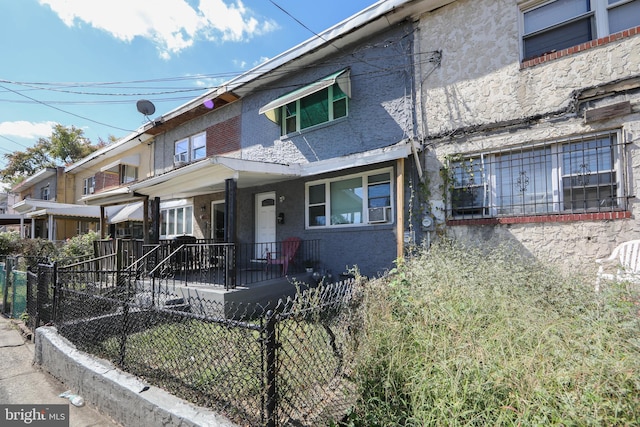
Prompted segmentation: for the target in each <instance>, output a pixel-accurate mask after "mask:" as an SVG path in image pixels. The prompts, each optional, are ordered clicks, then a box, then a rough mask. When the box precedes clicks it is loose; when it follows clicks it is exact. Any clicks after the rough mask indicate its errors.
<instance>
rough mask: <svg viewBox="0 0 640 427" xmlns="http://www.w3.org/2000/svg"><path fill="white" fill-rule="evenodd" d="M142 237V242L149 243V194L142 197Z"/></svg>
mask: <svg viewBox="0 0 640 427" xmlns="http://www.w3.org/2000/svg"><path fill="white" fill-rule="evenodd" d="M142 238H143V239H144V244H145V245H148V244H149V240H150V239H149V196H146V197H145V198H144V199H142Z"/></svg>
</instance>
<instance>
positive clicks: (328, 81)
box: [259, 68, 351, 123]
mask: <svg viewBox="0 0 640 427" xmlns="http://www.w3.org/2000/svg"><path fill="white" fill-rule="evenodd" d="M334 83H338V86H340V89H341V90H342V91H343V92H344V93H345V94H346V95H347V96H348V97H349V98H351V70H350V69H349V68H345V69H344V70H340V71H338V72H337V73H333V74H331V75H328V76H327V77H325V78H323V79H321V80H318V81H316V82H314V83H311V84H310V85H307V86H304V87H301V88H299V89H296V90H294V91H293V92H289V93H287V94H286V95H282V96H281V97H280V98H278V99H274V100H273V101H271V102H270V103H268V104H267V105H265V106H264V107H262V108H260V111H259V113H260V114H264V115H265V116H266V117H267V118H268V119H269V120H271V121H272V122H276V123H277V122H278V114H277V110H278V108H280V107H283V106H285V105H287V104H288V103H290V102H293V101H297V100H298V99H301V98H304V97H305V96H309V95H311V94H314V93H316V92H319V91H321V90H322V89H325V88H327V87H329V86H332V85H333V84H334Z"/></svg>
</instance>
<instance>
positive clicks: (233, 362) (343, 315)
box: [37, 265, 358, 426]
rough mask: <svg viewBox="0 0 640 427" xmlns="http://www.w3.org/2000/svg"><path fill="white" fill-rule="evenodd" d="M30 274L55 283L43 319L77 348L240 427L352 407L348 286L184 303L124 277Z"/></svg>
mask: <svg viewBox="0 0 640 427" xmlns="http://www.w3.org/2000/svg"><path fill="white" fill-rule="evenodd" d="M39 275H40V276H42V277H43V279H42V280H38V282H37V283H38V286H44V287H51V284H52V281H53V282H55V284H54V286H53V289H54V292H55V293H54V295H49V297H50V300H51V301H53V304H52V306H51V310H50V311H49V312H51V313H52V314H53V321H54V324H55V325H56V327H57V328H58V331H59V333H60V334H61V335H63V336H65V337H66V338H67V339H69V340H70V341H71V342H73V343H74V344H75V345H76V346H77V347H78V348H79V349H81V350H83V351H86V352H89V353H92V354H94V355H96V356H99V357H101V358H105V359H108V360H111V361H113V362H114V363H115V364H116V365H117V366H119V367H120V368H122V369H123V370H125V371H127V372H130V373H132V374H134V375H136V376H138V377H141V378H143V379H144V380H145V381H147V382H148V383H149V384H152V385H155V386H158V387H161V388H163V389H165V390H168V391H169V392H171V393H173V394H175V395H177V396H179V397H182V398H184V399H186V400H188V401H190V402H192V403H194V404H197V405H201V406H205V407H209V408H211V409H214V410H216V411H218V412H220V413H223V414H225V415H226V416H227V417H229V418H230V419H231V420H233V421H235V422H237V423H238V424H240V425H251V426H254V425H266V426H285V425H287V426H288V425H295V426H317V425H328V424H329V423H331V421H335V420H339V419H340V418H342V417H343V416H344V415H345V414H346V412H347V410H348V408H349V407H350V406H351V405H352V404H353V400H354V399H355V394H354V393H353V390H352V385H351V383H350V382H349V381H348V370H349V366H350V363H349V358H350V354H352V353H351V352H350V350H351V348H350V345H351V342H352V340H351V339H350V333H351V329H350V325H351V323H352V322H351V321H352V316H353V315H354V313H355V311H354V310H355V308H356V305H357V301H358V298H357V296H356V295H357V294H358V292H357V290H358V286H357V285H356V283H355V281H354V280H352V279H351V280H348V281H344V282H340V283H334V284H327V285H324V284H320V286H318V287H316V288H307V289H300V291H299V292H298V293H297V295H296V296H295V298H289V299H287V300H280V301H278V302H277V303H273V304H266V305H264V306H261V305H243V304H235V305H233V304H224V303H220V302H216V301H207V300H203V299H202V297H197V299H196V298H194V297H189V299H185V298H184V297H179V296H178V295H175V294H174V293H172V291H171V287H157V288H152V289H150V288H149V286H148V282H145V281H141V280H138V278H136V274H134V273H133V271H131V270H130V271H129V273H128V274H124V273H123V272H120V273H119V274H118V275H117V276H114V278H113V280H111V281H109V282H106V281H105V282H103V283H104V284H105V285H103V286H98V287H97V286H95V285H94V284H93V283H91V282H84V283H83V282H81V281H67V280H64V278H62V277H57V278H56V269H55V266H53V265H51V266H44V265H43V266H41V269H40V270H39ZM47 282H48V283H47ZM107 283H108V284H107ZM46 307H47V306H46V304H45V305H44V312H47V310H46ZM192 307H198V309H197V310H194V309H192Z"/></svg>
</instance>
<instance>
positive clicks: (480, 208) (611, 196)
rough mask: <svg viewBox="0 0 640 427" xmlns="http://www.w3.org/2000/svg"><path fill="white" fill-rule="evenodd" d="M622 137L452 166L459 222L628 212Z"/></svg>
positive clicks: (533, 149) (453, 205)
mask: <svg viewBox="0 0 640 427" xmlns="http://www.w3.org/2000/svg"><path fill="white" fill-rule="evenodd" d="M618 140H619V138H618V135H617V133H615V132H612V133H606V134H600V135H590V136H586V137H584V138H582V139H579V140H568V141H558V142H555V143H552V144H547V145H543V146H523V147H519V148H512V149H509V150H507V151H501V152H495V153H486V154H480V155H476V156H469V157H465V158H461V159H459V160H456V161H451V162H450V168H449V169H450V171H451V173H450V180H451V184H452V185H451V203H450V207H451V215H452V216H453V217H454V218H476V217H494V216H521V215H536V214H551V213H557V214H560V213H575V212H609V211H613V210H620V209H625V208H626V205H625V200H626V198H625V195H624V194H623V192H624V188H623V185H622V184H621V178H622V177H621V149H620V144H619V142H618Z"/></svg>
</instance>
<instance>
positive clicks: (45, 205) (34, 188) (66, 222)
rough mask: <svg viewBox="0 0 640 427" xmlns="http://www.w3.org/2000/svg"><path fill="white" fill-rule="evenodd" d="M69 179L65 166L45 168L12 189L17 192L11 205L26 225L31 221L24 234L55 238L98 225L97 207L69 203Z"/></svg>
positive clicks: (68, 235)
mask: <svg viewBox="0 0 640 427" xmlns="http://www.w3.org/2000/svg"><path fill="white" fill-rule="evenodd" d="M69 179H70V178H69V177H68V176H67V175H65V173H64V168H63V167H58V168H45V169H42V170H40V171H39V172H37V173H35V174H34V175H32V176H30V177H28V178H27V179H25V180H24V181H22V182H20V183H19V184H17V185H15V186H14V187H13V188H12V189H11V192H12V193H15V194H17V201H16V203H15V204H14V205H13V206H12V209H13V210H14V211H15V212H16V213H18V214H20V216H21V218H22V219H21V221H22V224H23V225H24V223H25V220H26V221H29V222H30V227H29V229H27V228H26V227H24V226H22V227H21V228H22V233H23V237H31V238H42V239H47V240H51V241H56V240H65V239H67V238H70V237H73V236H76V235H78V234H82V233H85V232H87V231H88V230H95V229H96V224H97V221H98V219H99V215H98V213H99V212H98V211H96V210H95V209H86V208H84V207H82V206H77V205H74V204H73V203H69V202H70V198H69V193H70V190H71V185H72V184H71V182H70V181H69Z"/></svg>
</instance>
